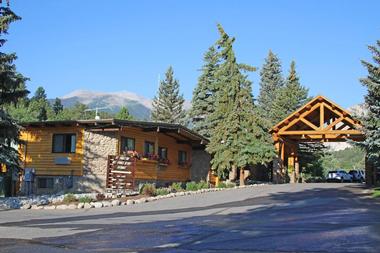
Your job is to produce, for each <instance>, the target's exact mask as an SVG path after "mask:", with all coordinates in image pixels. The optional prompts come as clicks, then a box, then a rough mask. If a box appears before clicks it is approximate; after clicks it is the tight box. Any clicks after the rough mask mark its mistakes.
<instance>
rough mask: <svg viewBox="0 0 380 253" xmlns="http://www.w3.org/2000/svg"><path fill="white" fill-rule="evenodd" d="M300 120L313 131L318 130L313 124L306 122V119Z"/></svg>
mask: <svg viewBox="0 0 380 253" xmlns="http://www.w3.org/2000/svg"><path fill="white" fill-rule="evenodd" d="M300 120H301V121H302V122H303V123H305V124H306V125H308V126H309V127H311V128H313V129H314V130H318V127H317V126H316V125H314V124H313V123H311V122H310V121H308V120H307V119H305V118H300Z"/></svg>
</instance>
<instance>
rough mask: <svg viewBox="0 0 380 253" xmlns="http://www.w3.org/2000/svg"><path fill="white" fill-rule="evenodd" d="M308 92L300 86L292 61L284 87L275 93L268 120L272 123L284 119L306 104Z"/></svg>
mask: <svg viewBox="0 0 380 253" xmlns="http://www.w3.org/2000/svg"><path fill="white" fill-rule="evenodd" d="M308 92H309V90H308V89H307V88H305V87H304V86H302V85H301V84H300V81H299V77H298V75H297V72H296V64H295V62H294V61H292V62H291V64H290V70H289V76H288V77H287V79H286V81H285V86H284V87H282V88H279V89H278V91H277V92H276V93H275V98H274V100H273V104H272V110H271V113H272V114H271V117H270V118H271V119H273V120H274V123H277V122H280V121H281V120H283V119H285V118H286V117H287V116H288V115H289V114H291V113H292V112H294V111H295V110H297V109H298V108H300V107H301V106H302V105H304V104H305V103H306V102H307V100H308ZM272 123H273V122H272Z"/></svg>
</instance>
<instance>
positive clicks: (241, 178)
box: [240, 168, 245, 185]
mask: <svg viewBox="0 0 380 253" xmlns="http://www.w3.org/2000/svg"><path fill="white" fill-rule="evenodd" d="M240 185H245V180H244V169H243V168H241V169H240Z"/></svg>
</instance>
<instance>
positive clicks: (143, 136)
mask: <svg viewBox="0 0 380 253" xmlns="http://www.w3.org/2000/svg"><path fill="white" fill-rule="evenodd" d="M122 136H124V137H129V138H133V139H135V148H136V151H137V152H138V153H139V154H144V143H145V141H149V142H153V143H156V141H157V142H158V143H156V145H155V147H165V148H167V149H168V159H169V162H170V163H169V164H168V165H167V166H160V167H158V162H157V161H149V160H138V161H137V163H136V174H135V175H136V180H163V181H187V180H190V166H191V151H192V148H191V146H190V145H188V144H179V143H177V140H176V139H174V138H173V137H170V136H168V135H166V134H165V133H162V132H156V131H153V132H144V131H142V130H141V129H138V128H132V127H123V128H122V130H121V131H120V132H119V147H120V143H121V137H122ZM155 149H156V150H155V153H156V154H157V151H158V150H157V148H155ZM180 150H182V151H186V152H187V159H188V161H187V162H188V163H187V165H184V166H180V165H178V151H180ZM119 151H120V149H119Z"/></svg>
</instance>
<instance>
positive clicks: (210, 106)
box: [189, 46, 220, 138]
mask: <svg viewBox="0 0 380 253" xmlns="http://www.w3.org/2000/svg"><path fill="white" fill-rule="evenodd" d="M219 60H220V59H219V54H218V52H217V50H216V49H215V47H214V46H212V47H210V48H209V49H208V51H207V52H206V53H205V55H204V65H203V67H202V74H201V76H200V77H199V78H198V84H197V86H196V88H195V89H194V92H193V98H192V101H191V110H190V113H189V115H190V118H191V122H192V125H193V129H194V130H195V131H197V132H198V133H200V134H201V135H203V136H205V137H207V138H210V136H211V130H212V129H213V128H214V127H215V126H214V125H215V124H212V122H211V120H210V115H211V114H212V113H213V112H214V111H215V105H216V103H215V102H216V96H217V95H216V94H217V92H218V90H219V87H218V85H217V80H216V77H215V72H216V71H217V69H218V68H219Z"/></svg>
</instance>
